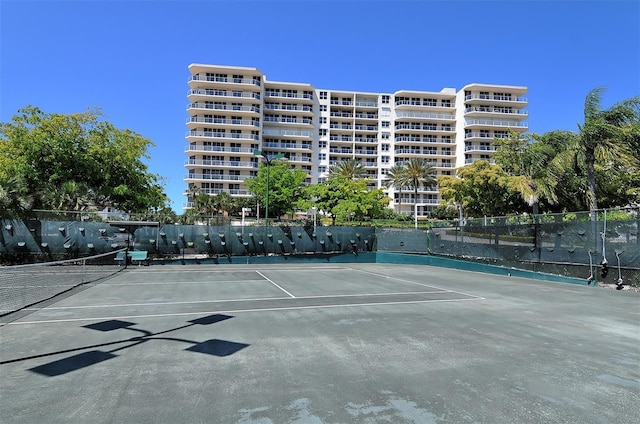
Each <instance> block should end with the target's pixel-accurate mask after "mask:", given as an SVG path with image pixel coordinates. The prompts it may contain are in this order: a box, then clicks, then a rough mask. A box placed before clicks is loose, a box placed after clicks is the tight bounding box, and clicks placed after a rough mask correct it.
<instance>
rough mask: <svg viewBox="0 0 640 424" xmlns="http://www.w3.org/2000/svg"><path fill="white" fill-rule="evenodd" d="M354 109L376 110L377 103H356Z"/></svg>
mask: <svg viewBox="0 0 640 424" xmlns="http://www.w3.org/2000/svg"><path fill="white" fill-rule="evenodd" d="M355 104H356V107H372V108H378V103H376V102H359V101H356V103H355Z"/></svg>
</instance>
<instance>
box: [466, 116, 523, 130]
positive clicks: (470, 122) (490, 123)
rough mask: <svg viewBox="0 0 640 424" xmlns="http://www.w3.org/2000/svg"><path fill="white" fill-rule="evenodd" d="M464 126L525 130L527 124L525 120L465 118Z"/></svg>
mask: <svg viewBox="0 0 640 424" xmlns="http://www.w3.org/2000/svg"><path fill="white" fill-rule="evenodd" d="M465 127H508V128H513V129H514V130H521V131H525V130H526V129H527V128H528V127H529V124H528V123H526V122H514V121H495V120H491V119H467V120H465Z"/></svg>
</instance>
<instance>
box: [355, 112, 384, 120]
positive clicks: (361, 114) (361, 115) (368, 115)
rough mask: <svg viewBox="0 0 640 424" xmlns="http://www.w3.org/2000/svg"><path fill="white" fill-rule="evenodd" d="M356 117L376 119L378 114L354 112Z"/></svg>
mask: <svg viewBox="0 0 640 424" xmlns="http://www.w3.org/2000/svg"><path fill="white" fill-rule="evenodd" d="M355 116H356V118H357V119H378V115H377V114H375V113H356V115H355Z"/></svg>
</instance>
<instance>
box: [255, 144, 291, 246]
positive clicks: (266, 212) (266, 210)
mask: <svg viewBox="0 0 640 424" xmlns="http://www.w3.org/2000/svg"><path fill="white" fill-rule="evenodd" d="M253 154H254V155H255V156H260V157H262V158H263V159H264V161H265V163H266V164H267V191H266V194H265V206H264V220H265V224H264V228H265V234H264V236H265V237H267V232H268V231H269V169H270V168H271V164H272V163H273V161H274V160H277V159H282V158H283V157H284V154H283V153H279V154H277V155H275V156H274V157H272V158H271V159H269V157H268V156H267V155H266V154H264V153H262V152H261V151H260V150H254V151H253ZM265 243H266V240H265ZM265 246H266V245H265Z"/></svg>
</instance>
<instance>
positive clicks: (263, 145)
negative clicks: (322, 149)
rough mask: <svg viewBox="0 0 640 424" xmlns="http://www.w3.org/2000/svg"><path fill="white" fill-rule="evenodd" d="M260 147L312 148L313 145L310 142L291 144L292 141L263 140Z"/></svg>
mask: <svg viewBox="0 0 640 424" xmlns="http://www.w3.org/2000/svg"><path fill="white" fill-rule="evenodd" d="M262 147H265V148H269V149H287V150H312V149H313V145H311V144H304V143H303V144H293V143H273V142H263V143H262Z"/></svg>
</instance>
